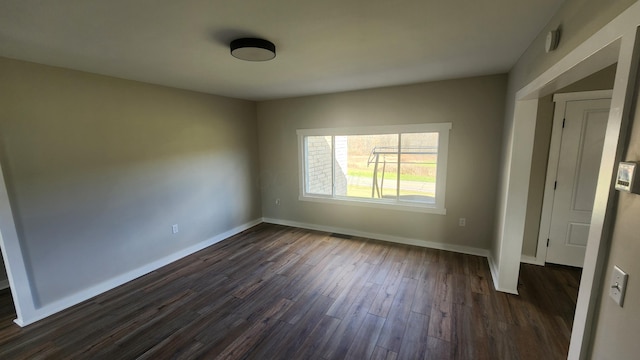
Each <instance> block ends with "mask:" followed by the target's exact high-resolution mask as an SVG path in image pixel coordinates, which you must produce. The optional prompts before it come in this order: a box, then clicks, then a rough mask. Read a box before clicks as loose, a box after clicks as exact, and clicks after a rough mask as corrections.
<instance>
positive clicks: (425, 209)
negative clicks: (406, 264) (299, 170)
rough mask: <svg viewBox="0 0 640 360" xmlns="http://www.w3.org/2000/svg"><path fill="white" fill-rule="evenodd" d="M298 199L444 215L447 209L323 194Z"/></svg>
mask: <svg viewBox="0 0 640 360" xmlns="http://www.w3.org/2000/svg"><path fill="white" fill-rule="evenodd" d="M298 200H300V201H309V202H317V203H324V204H334V205H347V206H360V207H368V208H375V209H385V210H395V211H410V212H420V213H426V214H438V215H446V213H447V210H446V209H445V208H437V207H435V206H433V205H428V204H427V205H422V204H418V203H410V202H399V201H391V200H390V201H388V202H385V201H380V200H376V201H371V200H367V199H353V198H348V199H346V198H345V199H342V198H330V197H323V196H310V195H305V196H303V195H300V196H299V197H298Z"/></svg>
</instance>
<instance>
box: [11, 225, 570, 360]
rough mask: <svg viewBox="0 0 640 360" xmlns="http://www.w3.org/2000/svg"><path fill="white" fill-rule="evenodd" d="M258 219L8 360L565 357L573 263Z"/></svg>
mask: <svg viewBox="0 0 640 360" xmlns="http://www.w3.org/2000/svg"><path fill="white" fill-rule="evenodd" d="M521 274H522V276H521V284H520V287H519V290H520V293H521V295H520V296H514V295H508V294H504V293H499V292H496V291H495V290H494V288H493V285H492V281H491V277H490V274H489V268H488V265H487V262H486V259H484V258H481V257H477V256H471V255H462V254H456V253H451V252H446V251H439V250H432V249H425V248H419V247H412V246H404V245H396V244H390V243H384V242H379V241H373V240H368V239H361V238H345V237H341V236H332V234H328V233H322V232H314V231H308V230H302V229H296V228H290V227H284V226H277V225H270V224H261V225H258V226H256V227H254V228H252V229H249V230H247V231H245V232H243V233H241V234H238V235H237V236H234V237H232V238H230V239H228V240H225V241H223V242H221V243H218V244H216V245H214V246H212V247H209V248H207V249H205V250H203V251H200V252H198V253H196V254H193V255H191V256H188V257H186V258H184V259H181V260H179V261H177V262H175V263H173V264H170V265H168V266H166V267H164V268H162V269H159V270H157V271H155V272H153V273H150V274H148V275H146V276H144V277H141V278H139V279H137V280H134V281H132V282H129V283H127V284H125V285H123V286H120V287H118V288H116V289H114V290H112V291H109V292H107V293H105V294H102V295H100V296H97V297H95V298H93V299H91V300H88V301H86V302H84V303H82V304H79V305H77V306H75V307H73V308H71V309H68V310H66V311H63V312H61V313H59V314H56V315H54V316H52V317H50V318H47V319H45V320H42V321H40V322H38V323H35V324H33V325H30V326H28V327H26V328H20V327H18V326H17V325H15V324H13V323H12V320H13V319H14V318H15V312H13V308H12V304H11V299H10V295H9V293H8V291H6V290H5V291H3V292H2V293H0V306H1V310H0V358H1V359H35V358H51V359H165V358H166V359H192V358H202V359H358V360H362V359H509V360H511V359H563V358H566V355H567V351H568V343H569V337H570V331H571V326H572V321H573V320H572V319H573V313H574V308H575V302H576V297H577V288H578V284H579V276H580V272H579V270H576V269H572V268H565V267H556V266H547V267H537V266H532V265H523V266H522V271H521Z"/></svg>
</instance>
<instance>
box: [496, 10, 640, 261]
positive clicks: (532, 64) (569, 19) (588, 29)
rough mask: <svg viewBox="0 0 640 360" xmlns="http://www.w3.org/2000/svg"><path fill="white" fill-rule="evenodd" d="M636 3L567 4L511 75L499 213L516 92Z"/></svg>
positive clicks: (535, 41)
mask: <svg viewBox="0 0 640 360" xmlns="http://www.w3.org/2000/svg"><path fill="white" fill-rule="evenodd" d="M635 2H636V0H607V1H602V0H566V1H565V2H564V3H563V4H562V6H561V7H560V9H558V12H556V14H555V15H554V16H553V18H552V19H551V21H549V23H548V24H547V25H546V26H545V27H544V29H542V31H540V33H539V34H538V36H537V37H536V38H535V39H534V40H533V41H532V43H531V44H530V45H529V47H528V48H527V50H526V51H525V52H524V53H523V54H522V56H521V57H520V59H519V60H518V62H517V63H516V65H515V66H514V67H513V68H512V69H511V71H510V72H509V83H508V88H507V102H506V107H505V121H504V129H503V134H504V137H503V142H502V152H501V153H502V160H501V167H500V169H501V170H500V172H501V175H500V187H499V189H500V190H499V196H498V198H497V199H498V206H499V210H498V211H499V213H502V211H503V208H504V200H505V198H506V197H505V196H506V194H505V192H506V191H505V186H506V179H507V178H508V169H509V166H508V165H509V164H508V161H509V159H510V156H511V155H510V154H511V151H510V145H511V142H512V129H513V112H514V107H515V95H516V92H517V91H518V90H520V89H521V88H522V87H524V86H525V85H527V84H528V83H529V82H531V81H532V80H534V79H535V78H536V77H538V76H539V75H541V74H542V73H543V72H544V71H546V70H547V69H549V68H550V67H551V66H552V65H554V64H555V63H557V62H558V61H559V60H560V59H562V58H563V57H565V56H566V55H567V54H568V53H569V52H571V51H572V50H573V49H575V48H576V47H577V46H578V45H580V44H581V43H583V42H584V41H585V40H586V39H588V38H589V37H590V36H591V35H593V34H594V33H595V32H596V31H598V30H599V29H601V28H602V27H603V26H604V25H606V24H607V23H609V22H610V21H611V20H613V19H614V18H615V17H616V16H617V15H619V14H620V13H621V12H622V11H624V10H625V9H626V8H628V7H629V6H630V5H631V4H633V3H635ZM557 28H561V31H562V35H561V38H560V44H559V46H558V48H557V49H556V50H555V51H553V52H551V53H545V51H544V44H545V40H546V36H547V33H548V32H549V31H550V30H553V29H557ZM499 226H500V224H499V223H497V224H496V229H497V228H498V227H499ZM493 239H494V242H493V245H492V247H491V250H492V254H491V255H492V257H493V258H494V259H499V258H500V256H499V254H498V251H499V249H500V247H501V246H500V245H501V244H500V243H499V242H500V237H499V236H498V232H496V233H495V236H494V237H493Z"/></svg>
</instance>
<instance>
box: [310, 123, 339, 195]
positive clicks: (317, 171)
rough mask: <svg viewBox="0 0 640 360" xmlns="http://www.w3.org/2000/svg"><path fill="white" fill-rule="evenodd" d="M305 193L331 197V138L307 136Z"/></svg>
mask: <svg viewBox="0 0 640 360" xmlns="http://www.w3.org/2000/svg"><path fill="white" fill-rule="evenodd" d="M304 148H305V157H306V158H305V165H306V171H305V175H306V176H305V180H306V183H305V192H306V193H307V194H319V195H331V193H332V191H331V190H332V187H333V180H332V175H331V152H332V148H331V136H305V138H304Z"/></svg>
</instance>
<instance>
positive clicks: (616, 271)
mask: <svg viewBox="0 0 640 360" xmlns="http://www.w3.org/2000/svg"><path fill="white" fill-rule="evenodd" d="M628 278H629V275H627V274H626V273H625V272H624V271H622V269H620V268H619V267H617V266H614V267H613V274H611V283H610V284H609V296H610V297H611V298H612V299H613V301H615V302H616V304H618V305H620V307H622V303H623V302H624V293H625V292H626V290H627V279H628Z"/></svg>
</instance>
